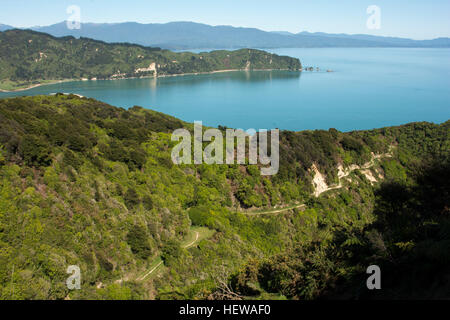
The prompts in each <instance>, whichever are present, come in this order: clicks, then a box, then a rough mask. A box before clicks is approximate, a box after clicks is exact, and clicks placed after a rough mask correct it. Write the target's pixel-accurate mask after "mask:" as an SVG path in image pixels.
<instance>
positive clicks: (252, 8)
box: [0, 0, 450, 39]
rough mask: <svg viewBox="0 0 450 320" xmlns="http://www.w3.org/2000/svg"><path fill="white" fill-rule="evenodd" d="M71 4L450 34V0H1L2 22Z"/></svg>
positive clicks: (106, 14) (253, 22)
mask: <svg viewBox="0 0 450 320" xmlns="http://www.w3.org/2000/svg"><path fill="white" fill-rule="evenodd" d="M70 5H78V6H79V7H80V8H81V20H82V22H110V23H111V22H124V21H136V22H141V23H164V22H170V21H194V22H201V23H206V24H211V25H232V26H236V27H254V28H259V29H262V30H266V31H280V30H283V31H290V32H300V31H310V32H317V31H321V32H329V33H353V34H354V33H365V34H374V35H388V36H399V37H408V38H413V39H431V38H436V37H450V0H427V1H425V0H369V1H367V0H276V1H274V0H270V1H267V0H189V1H187V0H125V1H124V0H1V2H0V23H3V24H8V25H13V26H17V27H30V26H35V25H49V24H53V23H57V22H61V21H63V20H66V19H68V17H69V15H68V14H67V13H66V9H67V7H68V6H70ZM370 5H377V6H378V7H379V8H380V9H381V28H380V29H379V30H374V29H368V28H367V26H366V21H367V19H368V17H369V15H368V14H367V13H366V9H367V7H368V6H370Z"/></svg>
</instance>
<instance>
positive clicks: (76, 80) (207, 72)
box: [0, 69, 303, 93]
mask: <svg viewBox="0 0 450 320" xmlns="http://www.w3.org/2000/svg"><path fill="white" fill-rule="evenodd" d="M238 71H298V72H301V71H303V69H299V70H290V69H251V70H248V69H225V70H213V71H204V72H187V73H175V74H162V75H156V76H143V77H124V78H109V79H92V80H91V79H89V80H86V79H65V80H55V81H50V82H48V83H37V84H34V85H31V86H29V87H26V88H21V89H15V90H4V89H0V92H2V93H14V92H22V91H27V90H31V89H34V88H38V87H42V86H48V85H52V84H58V83H64V82H79V81H83V82H84V81H115V80H129V79H149V78H168V77H182V76H196V75H202V74H215V73H225V72H238Z"/></svg>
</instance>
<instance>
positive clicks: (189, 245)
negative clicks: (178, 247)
mask: <svg viewBox="0 0 450 320" xmlns="http://www.w3.org/2000/svg"><path fill="white" fill-rule="evenodd" d="M199 236H200V233H198V231H195V240H194V241H192V242H191V243H189V244H187V245H185V246H184V247H183V248H185V249H187V248H190V247H192V246H193V245H194V244H195V243H196V242H197V240H198V238H199Z"/></svg>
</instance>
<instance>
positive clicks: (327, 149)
mask: <svg viewBox="0 0 450 320" xmlns="http://www.w3.org/2000/svg"><path fill="white" fill-rule="evenodd" d="M61 41H62V40H61ZM64 41H75V40H74V39H66V40H64ZM77 41H78V40H77ZM80 41H82V40H80ZM2 48H3V46H2ZM142 50H144V49H142ZM182 127H184V128H186V129H188V130H192V129H193V126H192V124H189V123H185V122H182V121H180V120H178V119H175V118H173V117H170V116H168V115H164V114H161V113H158V112H155V111H151V110H146V109H143V108H141V107H137V106H136V107H133V108H131V109H129V110H125V109H122V108H118V107H113V106H110V105H107V104H105V103H102V102H100V101H96V100H94V99H88V98H80V97H78V96H75V95H63V94H58V95H55V96H35V97H24V98H11V99H1V100H0V194H1V196H0V298H1V299H11V298H12V299H230V298H236V299H315V298H379V297H381V298H408V297H434V298H441V297H447V298H448V297H449V292H450V291H449V288H450V274H449V270H450V268H449V266H450V261H449V258H450V257H449V255H448V252H449V251H450V250H449V249H450V229H449V226H450V224H449V222H450V220H449V219H450V215H449V214H450V211H449V198H450V197H449V195H448V192H449V190H450V188H449V185H448V183H449V180H450V179H449V162H448V160H449V152H450V121H447V122H446V123H443V124H440V125H437V124H431V123H411V124H407V125H403V126H398V127H389V128H382V129H376V130H370V131H354V132H348V133H342V132H339V131H337V130H335V129H330V130H327V131H325V130H317V131H303V132H289V131H282V132H281V133H280V171H279V173H278V174H277V175H274V176H261V175H260V167H259V166H257V165H206V164H203V165H174V164H173V163H172V160H171V149H172V148H173V146H174V144H175V143H174V142H172V141H171V133H172V132H173V131H174V130H175V129H178V128H182ZM220 129H222V130H223V129H224V128H222V127H220ZM313 167H315V168H316V169H317V172H315V170H313V169H312V168H313ZM342 172H345V174H343V173H342ZM318 174H320V175H321V176H323V180H324V181H323V183H325V184H326V185H328V186H330V187H333V186H334V187H335V188H334V189H332V190H329V191H326V192H323V193H321V194H320V196H319V197H316V196H314V194H313V192H314V191H315V190H316V189H317V187H318V186H317V185H316V184H315V183H314V181H316V180H317V177H318ZM301 204H304V205H303V206H301ZM283 208H284V209H283ZM371 264H378V265H380V267H381V270H382V279H383V280H382V281H383V290H380V291H377V292H369V291H368V290H367V289H366V287H365V280H366V278H367V274H366V273H365V271H366V268H367V266H369V265H371ZM69 265H78V266H80V268H81V275H82V289H81V290H73V291H70V290H68V289H67V287H66V279H67V277H68V276H69V275H68V274H67V273H66V269H67V266H69Z"/></svg>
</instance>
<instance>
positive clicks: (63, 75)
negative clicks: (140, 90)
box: [0, 29, 301, 90]
mask: <svg viewBox="0 0 450 320" xmlns="http://www.w3.org/2000/svg"><path fill="white" fill-rule="evenodd" d="M230 69H289V70H299V69H301V63H300V61H299V60H298V59H295V58H290V57H284V56H278V55H275V54H271V53H267V52H264V51H260V50H253V49H241V50H237V51H224V50H219V51H213V52H209V53H206V52H203V53H200V54H193V53H190V52H182V53H175V52H171V51H168V50H161V49H160V48H151V47H143V46H139V45H132V44H126V43H125V44H124V43H122V44H108V43H105V42H101V41H96V40H92V39H87V38H80V39H76V38H74V37H63V38H55V37H53V36H50V35H48V34H45V33H39V32H35V31H30V30H17V29H15V30H8V31H5V32H0V89H4V90H13V89H20V88H23V87H28V86H31V85H34V84H40V83H41V84H42V83H46V82H49V81H55V80H67V79H79V80H81V79H119V78H129V77H143V76H152V75H173V74H182V73H199V72H211V71H219V70H230Z"/></svg>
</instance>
